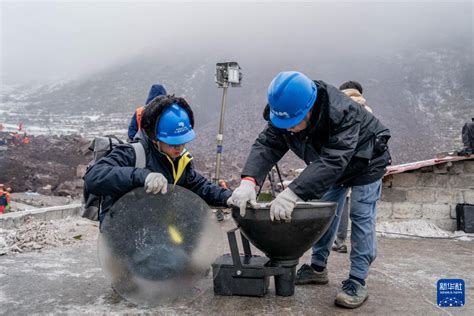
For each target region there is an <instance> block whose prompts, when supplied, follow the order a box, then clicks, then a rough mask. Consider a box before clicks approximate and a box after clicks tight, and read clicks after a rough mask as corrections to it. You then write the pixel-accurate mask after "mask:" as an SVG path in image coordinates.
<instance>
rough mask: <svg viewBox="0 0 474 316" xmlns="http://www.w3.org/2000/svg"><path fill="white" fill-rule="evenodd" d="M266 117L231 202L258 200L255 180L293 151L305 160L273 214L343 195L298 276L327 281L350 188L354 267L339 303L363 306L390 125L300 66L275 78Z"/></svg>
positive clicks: (286, 216)
mask: <svg viewBox="0 0 474 316" xmlns="http://www.w3.org/2000/svg"><path fill="white" fill-rule="evenodd" d="M264 117H265V119H266V120H267V121H269V122H268V125H267V127H266V128H265V129H264V130H263V131H262V132H261V133H260V135H259V136H258V138H257V139H256V141H255V143H254V144H253V145H252V148H251V150H250V153H249V156H248V158H247V161H246V163H245V166H244V168H243V170H242V180H241V183H240V186H239V187H238V188H237V189H236V190H235V191H234V192H233V194H232V197H231V202H232V204H234V205H238V206H240V210H241V214H245V208H246V204H247V202H250V203H251V204H255V203H256V199H255V196H256V193H255V186H256V185H257V184H258V185H261V184H262V183H263V181H264V180H265V177H266V175H267V173H268V172H269V171H270V169H271V168H272V167H273V166H274V165H275V164H276V163H277V162H278V161H279V160H280V159H281V158H282V157H283V156H284V155H285V154H286V153H287V152H288V151H289V150H291V151H293V152H294V153H295V154H296V155H297V156H298V157H299V158H301V159H302V160H304V161H305V162H306V164H307V167H306V168H305V169H304V171H303V172H302V173H301V174H300V175H299V176H298V177H297V178H296V179H295V180H294V181H293V182H292V183H291V184H290V185H289V187H287V188H286V189H285V190H283V191H282V192H281V193H280V194H279V195H278V196H277V197H276V198H275V200H273V201H272V204H271V208H270V217H271V219H272V220H286V221H290V220H291V213H292V212H293V209H294V207H295V205H296V203H297V202H298V201H308V200H313V199H321V200H323V201H334V202H338V207H337V210H336V213H337V216H336V217H335V218H334V220H333V222H332V223H331V224H330V227H329V229H328V231H327V232H326V233H325V234H324V235H323V236H322V237H321V239H320V240H319V241H318V242H317V243H316V244H315V245H314V246H313V254H312V259H311V264H310V265H308V264H304V265H303V266H302V267H301V268H300V269H299V270H298V273H297V277H296V284H326V283H328V274H327V269H326V264H327V259H328V256H329V253H330V250H331V246H332V244H333V242H334V239H335V236H336V232H337V227H338V224H339V220H340V215H341V212H342V209H343V207H344V201H345V197H346V195H347V192H348V190H349V188H351V187H352V194H353V200H355V201H356V203H354V205H352V209H351V214H350V216H351V219H352V233H351V242H352V251H351V254H350V259H351V270H350V274H349V278H348V279H347V280H345V281H344V282H343V285H342V288H341V289H340V291H339V292H338V294H337V296H336V300H335V303H336V304H337V305H342V306H345V307H349V308H355V307H359V306H360V305H362V304H363V303H364V302H365V300H366V299H367V297H368V291H367V286H366V284H365V279H366V277H367V275H368V271H369V265H370V263H371V262H372V261H373V260H374V259H375V256H376V234H375V220H376V203H377V200H378V199H379V198H380V193H381V179H382V177H383V175H384V173H385V167H386V166H387V165H389V164H390V163H391V158H390V153H389V151H388V146H387V141H388V139H389V138H390V132H389V130H388V129H387V128H386V127H385V126H384V125H383V124H382V123H381V122H380V121H379V120H378V119H377V118H376V117H374V116H373V115H372V114H371V113H370V112H368V111H366V110H364V109H363V108H362V107H361V106H360V105H359V104H357V103H356V102H355V101H353V100H351V99H350V98H349V97H347V96H346V95H345V94H344V93H342V92H341V91H339V90H338V89H337V88H336V87H333V86H331V85H329V84H327V83H325V82H324V81H312V80H310V79H309V78H308V77H306V76H305V75H304V74H302V73H299V72H295V71H289V72H281V73H279V74H278V75H277V76H276V77H275V78H274V79H273V81H272V82H271V83H270V86H269V88H268V104H267V106H266V107H265V111H264ZM295 242H297V241H295Z"/></svg>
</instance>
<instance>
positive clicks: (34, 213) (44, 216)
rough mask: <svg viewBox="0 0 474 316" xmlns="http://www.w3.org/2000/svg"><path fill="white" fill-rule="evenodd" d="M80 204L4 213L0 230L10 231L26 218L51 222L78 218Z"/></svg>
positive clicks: (0, 222)
mask: <svg viewBox="0 0 474 316" xmlns="http://www.w3.org/2000/svg"><path fill="white" fill-rule="evenodd" d="M81 208H82V206H81V204H69V205H58V206H50V207H43V208H34V207H32V208H30V209H27V210H25V211H21V212H12V213H6V214H3V215H2V216H0V228H2V229H12V228H15V227H18V226H19V225H21V224H22V223H23V222H25V220H26V219H27V218H28V217H34V218H37V219H40V220H53V219H61V218H66V217H68V216H78V215H79V214H80V212H81Z"/></svg>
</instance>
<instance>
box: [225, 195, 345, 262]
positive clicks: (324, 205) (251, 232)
mask: <svg viewBox="0 0 474 316" xmlns="http://www.w3.org/2000/svg"><path fill="white" fill-rule="evenodd" d="M336 206H337V203H335V202H303V203H297V204H296V207H295V209H294V211H293V213H292V215H291V217H292V219H291V221H290V222H285V221H276V220H275V221H271V220H270V206H269V205H268V204H260V207H259V208H252V207H247V211H246V213H245V216H244V217H242V216H240V212H239V208H238V207H234V208H233V209H232V217H233V218H234V220H235V222H236V223H237V225H238V226H239V227H240V229H241V231H242V233H243V234H244V236H245V237H246V238H247V239H248V240H249V241H250V242H251V243H252V244H253V245H254V246H255V247H257V248H258V249H260V250H261V251H262V252H263V253H265V255H266V256H267V257H269V258H270V259H271V260H272V261H273V262H279V263H285V262H287V263H292V262H294V261H295V260H296V261H297V260H298V259H299V258H300V257H301V256H302V255H303V254H304V253H305V251H306V250H308V249H309V248H310V247H311V246H312V245H313V244H314V243H315V242H317V241H318V240H319V239H320V238H321V236H322V235H323V234H324V233H325V232H326V231H327V229H328V228H329V225H330V224H331V222H332V220H333V218H334V216H335V214H336Z"/></svg>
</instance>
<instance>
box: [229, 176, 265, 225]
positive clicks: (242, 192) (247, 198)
mask: <svg viewBox="0 0 474 316" xmlns="http://www.w3.org/2000/svg"><path fill="white" fill-rule="evenodd" d="M247 202H250V204H251V205H252V206H253V207H258V204H257V193H256V192H255V183H254V182H253V181H250V180H245V179H244V180H242V181H241V182H240V185H239V187H238V188H237V189H235V191H234V192H233V193H232V196H231V197H230V199H229V200H228V201H227V204H231V205H234V206H238V207H240V216H242V217H244V216H245V210H246V208H247Z"/></svg>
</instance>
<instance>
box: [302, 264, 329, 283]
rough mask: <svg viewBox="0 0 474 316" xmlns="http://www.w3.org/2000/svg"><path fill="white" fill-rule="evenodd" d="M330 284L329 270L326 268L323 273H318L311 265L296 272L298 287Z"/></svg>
mask: <svg viewBox="0 0 474 316" xmlns="http://www.w3.org/2000/svg"><path fill="white" fill-rule="evenodd" d="M328 282H329V279H328V270H327V269H326V268H325V269H324V270H323V271H321V272H318V271H316V270H314V269H313V268H312V267H311V266H310V265H309V264H303V265H302V266H301V268H299V269H298V271H297V272H296V278H295V284H296V285H304V284H327V283H328Z"/></svg>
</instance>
